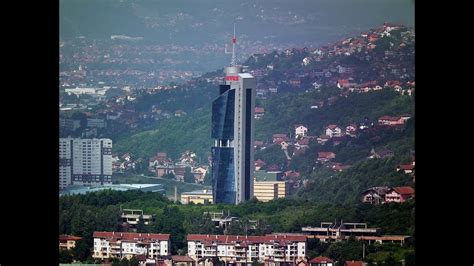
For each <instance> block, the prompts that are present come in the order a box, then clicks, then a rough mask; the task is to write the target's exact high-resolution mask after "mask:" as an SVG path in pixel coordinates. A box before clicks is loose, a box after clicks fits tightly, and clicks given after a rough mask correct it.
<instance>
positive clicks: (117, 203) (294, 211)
mask: <svg viewBox="0 0 474 266" xmlns="http://www.w3.org/2000/svg"><path fill="white" fill-rule="evenodd" d="M120 208H138V209H143V210H144V213H146V214H153V215H156V222H155V224H152V225H147V226H145V225H141V226H139V228H138V231H139V232H150V233H169V234H171V242H172V253H173V254H185V253H186V235H187V234H190V233H197V234H223V233H224V232H223V231H222V229H219V228H216V227H215V226H214V224H213V222H212V221H211V220H210V217H209V216H207V215H205V214H204V213H205V212H209V211H223V212H224V213H229V214H231V215H232V216H235V217H238V218H239V220H238V221H237V222H234V223H233V224H232V225H231V226H230V227H229V229H228V231H227V232H226V233H227V234H245V233H246V234H248V235H261V234H266V233H276V232H301V227H303V226H319V224H320V223H321V222H327V221H334V220H335V219H337V220H341V219H342V220H344V221H348V222H349V221H350V222H365V223H367V224H368V226H370V227H379V228H381V229H382V230H383V233H384V234H404V235H410V236H411V238H410V241H409V242H408V243H406V245H404V246H403V247H401V246H399V245H372V246H368V245H366V246H367V249H366V255H367V256H366V258H365V259H366V260H368V261H379V262H381V261H386V260H394V261H399V260H401V259H406V260H410V259H411V257H413V256H414V247H413V245H414V240H415V238H414V232H415V230H414V218H415V216H414V211H415V202H414V201H409V202H406V203H403V204H386V205H381V206H373V205H366V204H361V203H358V204H346V205H341V204H334V203H315V202H312V201H308V200H290V199H278V200H274V201H270V202H268V203H262V202H259V201H257V200H251V201H248V202H245V203H242V204H239V205H236V206H234V205H220V204H217V205H207V206H204V205H194V204H191V205H181V204H179V203H173V202H171V201H170V200H168V199H166V198H165V197H163V196H162V195H160V194H158V193H151V192H147V193H145V192H141V191H126V192H119V191H101V192H94V193H88V194H85V195H73V196H62V197H60V202H59V214H60V217H59V225H60V227H59V234H74V235H77V236H82V237H83V238H84V239H83V240H81V243H80V244H79V248H77V249H78V250H77V251H74V252H73V253H74V254H73V256H74V257H75V258H78V259H79V260H82V261H86V260H89V261H90V260H91V257H90V256H91V254H90V248H91V247H92V246H93V239H92V233H93V232H94V231H101V230H104V231H117V230H118V229H119V222H120ZM249 220H256V221H257V225H256V227H255V228H253V229H250V227H249V226H248V225H249ZM362 244H363V243H362V242H360V241H357V240H350V241H348V242H344V243H333V244H325V243H320V242H319V241H316V240H310V241H308V255H309V257H315V256H318V255H325V256H330V257H333V258H336V259H338V260H345V259H347V260H350V259H362V248H361V246H362ZM87 247H89V248H87ZM395 265H397V264H395ZM406 265H409V264H406Z"/></svg>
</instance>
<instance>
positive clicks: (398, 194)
mask: <svg viewBox="0 0 474 266" xmlns="http://www.w3.org/2000/svg"><path fill="white" fill-rule="evenodd" d="M412 198H415V190H414V189H413V188H412V187H410V186H404V187H388V186H383V187H371V188H369V189H367V190H365V191H364V192H362V197H361V201H362V202H365V203H370V204H384V203H392V202H395V203H403V202H405V201H407V200H409V199H412Z"/></svg>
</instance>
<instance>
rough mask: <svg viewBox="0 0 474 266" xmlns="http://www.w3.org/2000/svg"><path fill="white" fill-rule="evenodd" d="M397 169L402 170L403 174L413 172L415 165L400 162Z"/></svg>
mask: <svg viewBox="0 0 474 266" xmlns="http://www.w3.org/2000/svg"><path fill="white" fill-rule="evenodd" d="M397 171H403V172H404V173H405V174H413V173H414V172H415V165H414V164H401V165H399V166H398V167H397Z"/></svg>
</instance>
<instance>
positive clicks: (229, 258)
mask: <svg viewBox="0 0 474 266" xmlns="http://www.w3.org/2000/svg"><path fill="white" fill-rule="evenodd" d="M187 241H188V256H190V257H191V258H193V259H194V260H196V261H206V260H213V259H216V258H217V259H219V260H220V261H223V262H225V263H226V264H231V263H232V264H234V263H235V264H241V263H252V262H253V261H258V262H261V263H265V264H266V265H278V264H281V263H293V264H296V263H297V262H300V261H305V260H306V258H305V256H306V236H304V235H294V234H274V235H265V236H237V235H195V234H189V235H188V236H187Z"/></svg>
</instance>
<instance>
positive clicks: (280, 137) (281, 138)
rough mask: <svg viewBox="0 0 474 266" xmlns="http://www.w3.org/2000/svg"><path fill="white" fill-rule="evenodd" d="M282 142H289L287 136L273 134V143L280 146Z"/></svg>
mask: <svg viewBox="0 0 474 266" xmlns="http://www.w3.org/2000/svg"><path fill="white" fill-rule="evenodd" d="M282 141H288V137H287V136H286V134H273V143H275V144H278V145H279V144H280V143H281V142H282Z"/></svg>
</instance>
